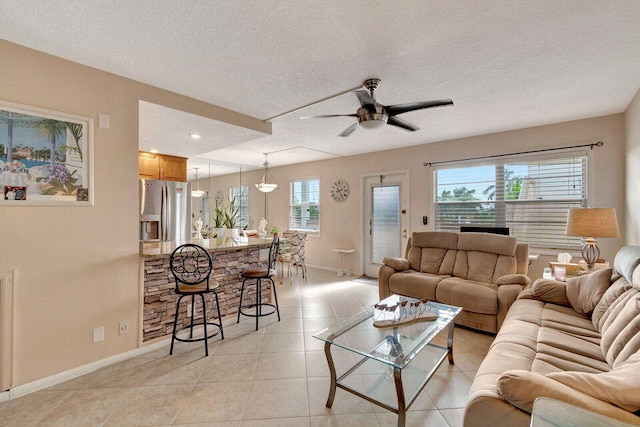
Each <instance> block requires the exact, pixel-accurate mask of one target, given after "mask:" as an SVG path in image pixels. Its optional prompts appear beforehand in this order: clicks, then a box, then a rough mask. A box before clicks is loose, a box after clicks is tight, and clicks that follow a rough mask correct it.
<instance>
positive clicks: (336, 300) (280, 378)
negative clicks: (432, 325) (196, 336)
mask: <svg viewBox="0 0 640 427" xmlns="http://www.w3.org/2000/svg"><path fill="white" fill-rule="evenodd" d="M277 291H278V300H279V303H280V311H281V316H282V321H280V322H277V319H276V317H275V316H269V317H267V318H263V319H261V326H260V329H259V331H257V332H256V331H255V330H254V328H255V323H254V319H252V318H248V317H244V318H243V319H242V320H241V322H240V324H236V323H235V320H233V319H229V321H228V322H225V340H224V341H220V339H219V337H216V338H214V340H213V342H211V343H210V355H209V357H204V348H203V345H202V343H177V344H176V350H175V351H174V355H173V356H169V355H168V353H169V350H168V346H167V347H166V348H163V349H161V350H157V351H153V352H150V353H147V354H144V355H142V356H140V357H136V358H133V359H129V360H126V361H124V362H120V363H117V364H115V365H111V366H109V367H106V368H103V369H101V370H99V371H96V372H93V373H91V374H87V375H84V376H82V377H79V378H76V379H74V380H71V381H67V382H65V383H62V384H58V385H56V386H54V387H50V388H48V389H46V390H43V391H39V392H36V393H32V394H30V395H27V396H24V397H21V398H18V399H14V400H11V401H8V402H4V403H2V404H0V426H28V425H43V426H65V427H66V426H167V425H181V426H196V425H197V426H212V427H276V426H277V427H298V426H301V427H302V426H304V427H316V426H318V427H319V426H336V427H338V426H349V427H358V426H366V427H375V426H380V427H387V426H395V425H396V423H397V416H396V415H395V414H393V413H391V412H388V411H386V410H384V409H382V408H380V407H378V406H376V405H372V404H371V403H369V402H367V401H364V400H362V399H360V398H358V397H356V396H354V395H351V394H350V393H347V392H345V391H344V390H340V389H338V390H337V392H336V398H335V402H334V405H333V408H332V409H327V408H325V406H324V405H325V402H326V399H327V393H328V389H329V370H328V368H327V362H326V359H325V356H324V352H323V342H322V341H319V340H317V339H315V338H313V337H312V336H313V334H314V333H315V332H317V331H320V330H322V329H324V328H325V327H327V326H330V325H332V324H334V323H335V322H337V321H338V320H341V319H343V318H346V317H349V316H351V315H352V314H355V313H356V312H358V311H360V310H362V309H363V308H364V307H365V306H368V305H372V304H373V303H375V302H377V300H378V290H377V287H375V286H371V285H369V284H364V283H359V282H355V281H349V280H348V278H338V277H336V275H335V273H331V272H327V271H321V270H313V269H309V279H308V281H304V280H302V279H301V278H300V277H298V276H296V275H295V274H294V276H293V280H292V283H288V282H286V283H284V284H278V285H277ZM444 338H445V337H444V336H442V337H438V338H437V339H438V340H440V344H441V345H444V343H445V339H444ZM492 340H493V337H492V336H490V335H487V334H482V333H477V332H473V331H471V330H468V329H463V328H456V331H455V340H454V356H455V361H456V364H455V365H454V366H452V365H449V364H448V363H446V362H445V363H444V364H443V365H442V366H441V368H440V369H439V370H438V371H437V372H436V374H435V375H434V377H432V379H431V380H430V381H429V383H428V384H427V386H426V387H425V389H424V390H423V391H422V393H421V395H420V396H419V397H418V399H417V400H416V401H415V402H414V404H413V406H412V407H411V408H410V410H409V413H408V416H407V426H412V427H413V426H427V425H428V426H430V427H440V426H443V427H446V426H461V425H462V417H463V409H462V408H463V407H464V404H465V402H466V399H467V394H468V391H469V387H470V386H471V380H472V379H473V376H474V374H475V371H476V370H477V368H478V366H479V364H480V362H481V361H482V359H483V357H484V356H485V354H486V352H487V350H488V348H489V345H490V344H491V342H492ZM335 359H336V365H337V368H338V371H339V372H343V371H344V370H345V369H346V368H347V367H349V366H351V364H353V358H352V356H351V355H350V354H349V353H347V352H344V351H342V352H340V351H338V352H336V356H335Z"/></svg>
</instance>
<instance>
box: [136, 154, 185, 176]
mask: <svg viewBox="0 0 640 427" xmlns="http://www.w3.org/2000/svg"><path fill="white" fill-rule="evenodd" d="M138 175H139V176H140V178H143V179H164V180H167V181H179V182H185V181H186V180H187V159H186V158H184V157H177V156H169V155H167V154H157V153H147V152H144V151H140V153H139V154H138Z"/></svg>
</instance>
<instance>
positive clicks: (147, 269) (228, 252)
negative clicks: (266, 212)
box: [140, 238, 271, 342]
mask: <svg viewBox="0 0 640 427" xmlns="http://www.w3.org/2000/svg"><path fill="white" fill-rule="evenodd" d="M184 243H194V244H197V245H200V246H202V247H203V248H205V249H206V250H207V251H208V252H209V253H210V254H211V258H212V259H213V271H212V272H211V280H212V281H216V282H218V283H219V284H220V287H219V288H218V298H219V300H220V311H221V315H222V317H225V316H228V315H231V314H234V313H237V312H238V304H239V301H240V289H241V286H242V279H241V276H240V274H241V273H242V271H244V270H247V269H255V268H266V265H267V264H266V263H267V256H268V250H269V247H270V245H271V239H253V238H249V239H247V238H222V239H202V240H193V241H188V242H141V243H140V268H141V276H142V294H143V307H142V325H143V326H142V341H143V342H146V341H149V340H152V339H154V338H160V337H163V336H165V335H170V334H171V330H172V328H173V322H174V319H173V318H174V314H175V309H176V300H177V299H178V298H177V295H176V294H175V292H174V288H175V279H174V277H173V275H172V274H171V270H170V268H169V257H170V256H171V253H172V252H173V250H174V249H175V248H176V247H178V246H180V245H181V244H184ZM261 252H262V253H261ZM206 298H207V317H208V318H209V317H210V318H213V317H217V316H218V313H217V312H216V310H215V309H213V310H211V309H212V308H214V307H215V304H212V303H211V301H212V299H213V298H214V296H213V294H209V295H207V296H206ZM246 298H255V288H254V292H253V294H248V295H245V299H246ZM262 298H263V301H264V302H268V300H270V299H271V288H270V287H269V284H268V282H266V283H265V284H264V285H263V289H262ZM195 308H196V318H198V317H200V316H201V313H202V305H201V303H199V302H198V300H196V307H195ZM180 310H181V311H180V315H179V319H180V320H179V321H178V327H180V326H181V325H182V324H183V323H184V324H186V323H187V322H186V321H187V307H186V304H184V305H182V306H181V307H180ZM210 310H211V311H210Z"/></svg>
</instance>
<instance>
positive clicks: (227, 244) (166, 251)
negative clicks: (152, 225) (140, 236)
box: [140, 237, 272, 258]
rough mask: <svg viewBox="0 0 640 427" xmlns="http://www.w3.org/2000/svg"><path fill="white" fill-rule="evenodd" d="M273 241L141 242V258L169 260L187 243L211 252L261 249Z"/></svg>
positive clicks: (229, 238)
mask: <svg viewBox="0 0 640 427" xmlns="http://www.w3.org/2000/svg"><path fill="white" fill-rule="evenodd" d="M271 240H272V239H259V238H247V237H239V238H232V237H224V238H221V239H217V238H216V239H201V240H186V241H179V242H144V241H141V242H140V258H168V257H169V256H171V253H172V252H173V251H174V249H175V248H177V247H178V246H180V245H182V244H185V243H194V244H196V245H199V246H202V247H203V248H205V249H207V250H208V251H209V252H216V251H224V250H228V249H238V248H251V247H261V248H266V247H269V246H270V245H271Z"/></svg>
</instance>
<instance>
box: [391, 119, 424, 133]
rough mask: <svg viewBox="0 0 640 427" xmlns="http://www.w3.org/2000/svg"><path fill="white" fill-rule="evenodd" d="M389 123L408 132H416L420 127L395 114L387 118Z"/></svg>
mask: <svg viewBox="0 0 640 427" xmlns="http://www.w3.org/2000/svg"><path fill="white" fill-rule="evenodd" d="M387 124H388V125H391V126H397V127H399V128H401V129H404V130H406V131H407V132H415V131H417V130H419V129H420V128H419V127H418V126H415V125H412V124H411V123H409V122H407V121H405V120H402V119H400V118H398V117H393V116H391V117H389V120H387Z"/></svg>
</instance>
